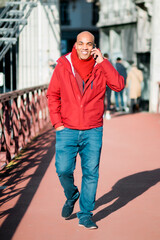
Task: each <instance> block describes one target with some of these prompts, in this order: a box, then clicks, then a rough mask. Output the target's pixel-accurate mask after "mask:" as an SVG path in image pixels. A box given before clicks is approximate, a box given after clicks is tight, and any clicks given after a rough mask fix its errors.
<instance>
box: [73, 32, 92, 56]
mask: <svg viewBox="0 0 160 240" xmlns="http://www.w3.org/2000/svg"><path fill="white" fill-rule="evenodd" d="M93 46H94V36H93V34H92V33H90V32H87V31H84V32H81V33H79V34H78V35H77V41H76V43H75V48H76V50H77V55H78V57H79V59H82V60H85V59H87V58H89V57H90V56H91V51H92V49H93Z"/></svg>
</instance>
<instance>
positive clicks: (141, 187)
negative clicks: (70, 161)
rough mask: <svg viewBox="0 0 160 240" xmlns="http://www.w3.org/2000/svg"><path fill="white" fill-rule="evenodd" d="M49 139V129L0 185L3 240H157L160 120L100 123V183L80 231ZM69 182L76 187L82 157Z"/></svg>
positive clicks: (141, 116) (146, 117)
mask: <svg viewBox="0 0 160 240" xmlns="http://www.w3.org/2000/svg"><path fill="white" fill-rule="evenodd" d="M54 146H55V133H54V131H53V128H52V127H51V126H50V125H49V126H47V128H46V129H45V130H44V131H43V132H42V133H41V134H40V135H39V136H38V137H37V138H36V139H34V141H33V142H32V143H31V144H30V145H29V147H28V149H27V150H25V151H24V152H23V153H22V155H21V156H19V158H17V159H16V161H15V162H14V164H15V165H12V166H11V167H10V168H8V170H7V171H6V172H2V173H1V175H0V177H1V183H0V192H1V199H0V206H1V208H0V211H1V212H0V224H1V230H0V239H1V240H10V239H13V240H88V239H91V240H105V239H107V240H159V239H160V204H159V203H160V115H158V114H149V113H138V114H133V115H122V116H115V117H113V118H112V119H111V120H110V121H107V120H104V137H103V149H102V157H101V164H100V179H99V185H98V191H97V201H96V206H95V210H94V217H93V220H94V221H95V222H96V223H97V225H98V226H99V228H98V229H97V230H87V229H85V228H82V227H79V226H78V219H77V218H76V214H75V213H76V212H77V211H79V205H78V202H77V203H76V206H75V209H74V213H73V215H72V216H71V217H70V219H69V220H64V219H63V218H62V217H61V209H62V206H63V204H64V201H65V198H64V194H63V190H62V188H61V186H60V183H59V181H58V177H57V175H56V172H55V166H54V157H55V149H54ZM75 179H76V180H75V182H76V184H77V185H78V186H79V188H80V183H81V169H80V158H79V157H78V158H77V167H76V170H75Z"/></svg>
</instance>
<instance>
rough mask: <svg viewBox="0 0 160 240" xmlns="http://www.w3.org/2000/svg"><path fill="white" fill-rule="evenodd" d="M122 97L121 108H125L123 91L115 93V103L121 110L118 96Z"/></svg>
mask: <svg viewBox="0 0 160 240" xmlns="http://www.w3.org/2000/svg"><path fill="white" fill-rule="evenodd" d="M119 95H120V98H121V107H122V108H123V107H124V101H123V90H122V91H120V92H115V102H116V108H119V101H118V96H119Z"/></svg>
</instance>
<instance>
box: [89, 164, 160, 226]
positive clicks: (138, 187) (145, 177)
mask: <svg viewBox="0 0 160 240" xmlns="http://www.w3.org/2000/svg"><path fill="white" fill-rule="evenodd" d="M159 181H160V168H158V169H155V170H151V171H145V172H140V173H136V174H133V175H130V176H127V177H125V178H122V179H121V180H119V181H118V182H117V183H116V184H115V185H114V186H113V187H112V190H111V191H110V192H108V193H106V194H104V195H103V196H102V197H100V198H99V199H98V200H97V201H96V204H95V209H97V208H98V207H100V206H102V205H105V204H108V203H110V202H111V201H113V200H115V201H114V202H113V203H112V204H111V205H109V206H107V207H105V208H103V209H102V210H100V211H99V212H97V213H96V214H95V215H94V216H93V220H94V221H95V222H98V221H100V220H102V219H104V218H105V217H107V216H108V215H110V214H111V213H113V212H115V211H117V210H118V209H120V208H122V207H124V206H125V205H126V204H127V203H129V202H130V201H132V200H133V199H135V198H136V197H138V196H140V195H141V194H143V193H144V192H145V191H147V190H148V189H149V188H150V187H152V186H154V185H155V184H157V183H158V182H159Z"/></svg>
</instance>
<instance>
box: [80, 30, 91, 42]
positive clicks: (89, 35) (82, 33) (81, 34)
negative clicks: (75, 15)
mask: <svg viewBox="0 0 160 240" xmlns="http://www.w3.org/2000/svg"><path fill="white" fill-rule="evenodd" d="M84 37H85V38H90V39H91V40H92V42H93V43H94V36H93V34H92V33H90V32H88V31H84V32H81V33H79V34H78V35H77V41H78V40H79V39H81V38H84Z"/></svg>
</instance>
